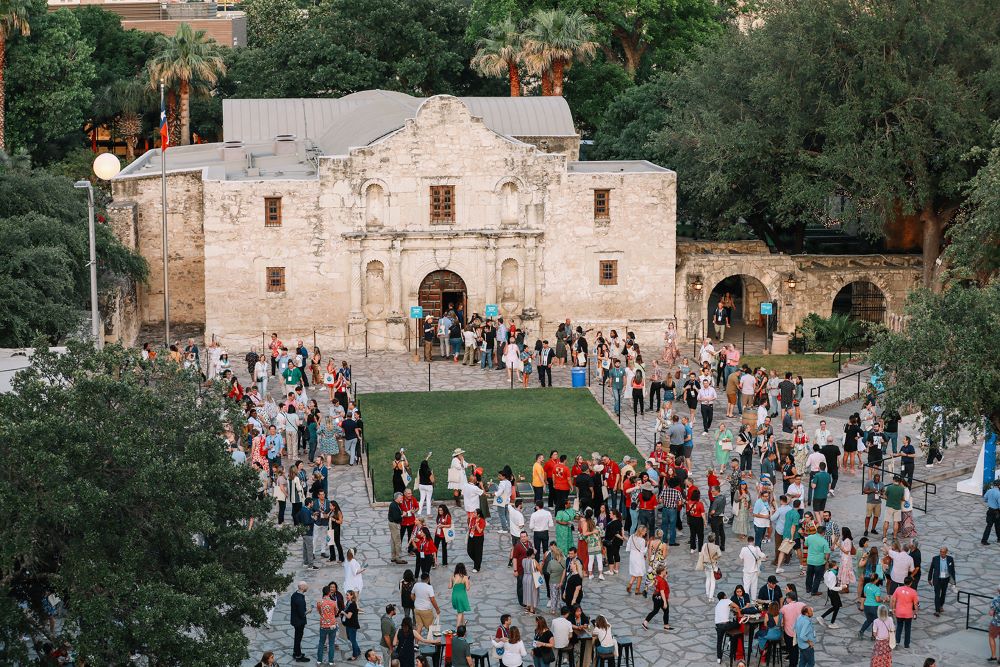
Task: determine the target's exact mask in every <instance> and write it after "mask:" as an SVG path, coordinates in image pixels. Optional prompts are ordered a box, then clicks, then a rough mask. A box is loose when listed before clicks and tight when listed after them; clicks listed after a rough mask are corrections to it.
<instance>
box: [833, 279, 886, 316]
mask: <svg viewBox="0 0 1000 667" xmlns="http://www.w3.org/2000/svg"><path fill="white" fill-rule="evenodd" d="M831 311H832V312H833V313H834V314H837V313H839V314H842V315H847V316H848V317H850V318H851V319H852V320H860V321H862V322H879V323H882V322H884V321H885V294H883V293H882V290H881V289H879V288H878V286H877V285H876V284H875V283H873V282H870V281H868V280H855V281H854V282H852V283H848V284H846V285H844V286H843V287H842V288H841V289H840V291H839V292H837V296H835V297H834V298H833V307H832V308H831Z"/></svg>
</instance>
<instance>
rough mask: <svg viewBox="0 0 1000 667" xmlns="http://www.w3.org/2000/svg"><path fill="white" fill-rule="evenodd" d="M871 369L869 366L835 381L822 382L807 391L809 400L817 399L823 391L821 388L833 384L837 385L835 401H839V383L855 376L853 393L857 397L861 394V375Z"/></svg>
mask: <svg viewBox="0 0 1000 667" xmlns="http://www.w3.org/2000/svg"><path fill="white" fill-rule="evenodd" d="M871 369H872V367H871V366H865V367H864V368H862V369H860V370H857V371H854V372H853V373H848V374H847V375H841V376H839V377H838V378H837V379H835V380H830V381H828V382H824V383H823V384H819V385H816V386H815V387H813V388H812V389H810V390H809V398H819V397H820V394H821V393H822V391H823V387H828V386H830V385H831V384H835V385H837V401H840V397H841V396H840V395H841V391H840V385H841V383H842V382H843V381H844V380H846V379H848V378H851V377H855V376H857V379H858V384H857V390H856V391H855V392H854V394H855V395H858V394H860V393H861V374H862V373H865V372H867V371H870V370H871Z"/></svg>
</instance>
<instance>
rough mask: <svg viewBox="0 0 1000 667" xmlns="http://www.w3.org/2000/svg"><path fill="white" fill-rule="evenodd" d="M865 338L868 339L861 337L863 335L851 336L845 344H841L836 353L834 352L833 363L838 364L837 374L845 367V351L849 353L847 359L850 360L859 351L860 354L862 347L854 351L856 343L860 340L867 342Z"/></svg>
mask: <svg viewBox="0 0 1000 667" xmlns="http://www.w3.org/2000/svg"><path fill="white" fill-rule="evenodd" d="M865 338H866V336H864V335H861V334H858V335H854V336H851V337H850V338H848V339H847V340H845V341H844V342H843V343H841V344H840V346H839V347H838V348H837V349H836V351H834V353H833V357H832V359H831V361H836V362H837V372H838V373H840V369H841V368H843V366H844V363H843V362H844V351H845V350H846V351H847V359H848V360H850V358H851V355H852V354H853V353H854V352H855V351H858V352H860V351H861V348H860V347H859V348H858V349H857V350H855V349H854V343H856V342H857V341H860V340H865Z"/></svg>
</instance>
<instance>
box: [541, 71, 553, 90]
mask: <svg viewBox="0 0 1000 667" xmlns="http://www.w3.org/2000/svg"><path fill="white" fill-rule="evenodd" d="M542 95H547V96H548V95H552V70H550V69H546V70H545V71H544V72H542Z"/></svg>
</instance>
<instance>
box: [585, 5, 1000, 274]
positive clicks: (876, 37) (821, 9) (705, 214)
mask: <svg viewBox="0 0 1000 667" xmlns="http://www.w3.org/2000/svg"><path fill="white" fill-rule="evenodd" d="M759 18H760V21H759V22H758V23H756V24H755V25H754V27H752V28H748V29H747V30H746V31H742V32H741V31H738V30H735V29H732V30H730V31H729V32H728V33H727V34H726V35H725V36H724V37H723V38H722V39H721V41H720V42H718V43H717V44H714V45H712V46H711V47H710V48H702V49H700V50H698V51H697V52H696V53H695V55H694V56H693V58H692V62H691V63H690V64H688V65H686V66H684V67H682V68H681V69H680V71H679V72H678V73H676V74H673V75H668V76H666V77H662V78H657V79H654V80H653V81H651V82H650V83H648V84H647V86H648V89H647V90H644V91H641V92H637V94H636V95H630V96H627V97H624V98H622V99H621V100H619V101H617V102H616V103H615V104H613V105H612V108H611V109H610V110H609V111H608V114H607V117H608V118H609V119H610V122H611V125H610V126H609V127H608V128H605V129H604V131H603V132H602V133H601V134H602V136H601V137H600V140H599V142H598V148H599V149H600V150H599V152H600V153H602V154H603V155H609V154H610V155H612V156H616V157H626V156H634V153H635V152H636V151H637V149H638V148H639V146H637V139H638V140H639V141H641V139H642V137H646V144H645V148H646V152H647V155H648V154H650V153H651V154H652V155H653V156H655V157H657V158H658V159H660V160H662V161H663V163H664V164H666V165H667V166H670V167H671V168H675V169H677V170H678V172H679V173H683V174H685V177H684V178H682V179H681V181H680V187H681V201H680V205H681V209H682V214H683V215H687V216H688V217H692V218H699V219H706V220H709V221H711V222H713V223H714V224H716V225H717V226H719V227H723V228H724V227H728V226H732V225H738V224H742V223H746V224H747V225H749V226H750V227H751V228H752V229H753V230H754V232H755V233H756V234H757V236H758V237H759V238H762V239H766V240H768V241H770V242H771V243H773V244H774V245H775V246H777V247H778V248H779V249H783V250H791V251H795V250H798V249H799V248H801V239H802V232H803V230H804V226H805V225H806V224H808V223H810V222H833V221H832V220H831V213H830V211H829V210H828V206H827V199H828V197H829V196H831V195H834V194H840V195H845V196H847V197H849V198H850V199H851V201H852V202H853V203H854V206H855V210H857V211H858V212H859V221H860V222H861V223H862V224H863V225H864V229H865V231H866V232H867V233H868V234H870V235H878V234H881V232H882V229H883V225H884V223H885V221H886V220H887V219H888V218H890V217H894V216H897V215H899V214H900V213H917V214H919V215H920V217H921V219H922V220H923V221H924V225H925V230H928V233H929V234H930V235H929V236H927V235H925V243H924V249H925V267H930V268H929V269H927V270H928V271H930V270H932V268H933V265H934V260H935V259H936V258H937V251H938V250H937V236H938V235H939V233H940V227H941V226H942V225H943V224H944V223H945V222H946V221H947V220H948V219H950V216H951V215H952V214H953V212H954V210H955V207H957V206H958V205H959V204H960V203H961V200H962V187H963V186H962V184H963V183H965V182H966V181H967V180H968V179H969V178H970V177H971V176H972V175H974V174H975V171H976V170H977V169H978V167H979V166H980V164H981V161H980V162H977V161H976V160H970V159H968V154H969V149H970V148H972V147H973V146H976V145H983V144H984V143H985V140H986V139H987V133H988V130H989V126H990V123H991V122H992V121H993V120H994V119H996V118H998V117H1000V95H997V86H998V83H1000V62H998V60H997V59H998V58H1000V53H998V52H997V50H996V49H994V48H993V47H992V45H993V44H995V43H996V41H997V38H998V36H1000V13H997V12H996V11H995V6H994V5H993V3H992V2H990V1H989V0H970V2H964V3H953V2H947V1H946V0H876V1H875V2H868V3H863V4H858V3H856V2H853V1H852V0H772V1H771V2H768V3H764V4H763V5H762V7H761V9H760V14H759ZM953 36H960V37H955V38H953ZM654 100H664V101H665V105H663V107H660V106H659V105H656V104H654V103H652V101H654ZM618 107H621V108H618ZM657 128H659V129H658V131H657ZM619 137H621V138H622V139H623V140H622V141H620V142H619V141H618V138H619ZM935 230H936V231H935ZM932 232H933V233H932ZM928 282H929V281H928Z"/></svg>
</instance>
